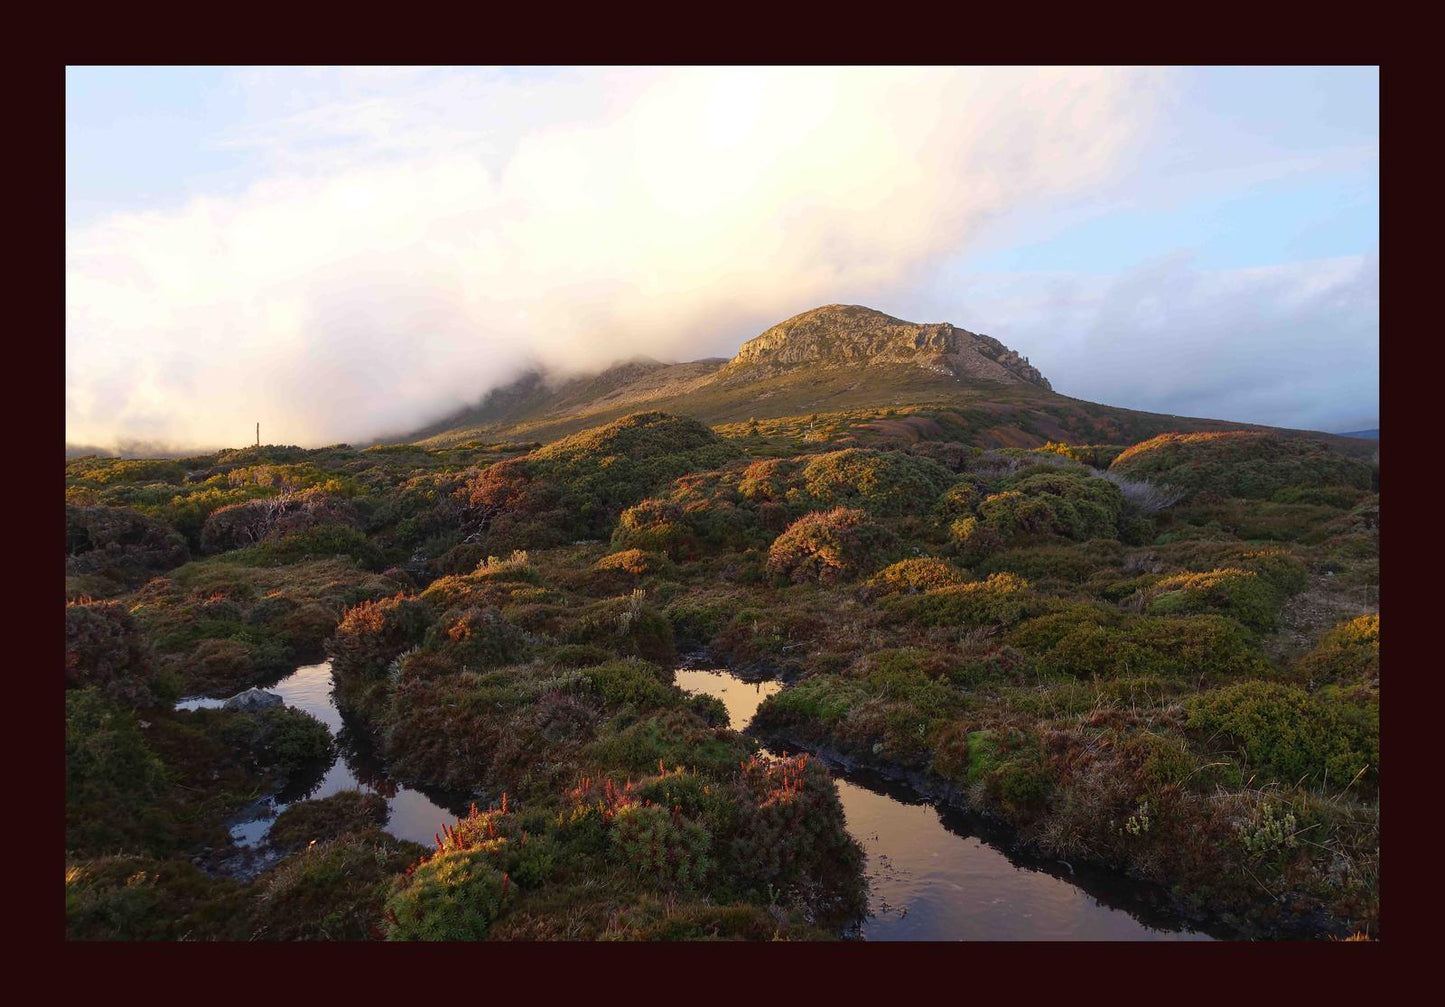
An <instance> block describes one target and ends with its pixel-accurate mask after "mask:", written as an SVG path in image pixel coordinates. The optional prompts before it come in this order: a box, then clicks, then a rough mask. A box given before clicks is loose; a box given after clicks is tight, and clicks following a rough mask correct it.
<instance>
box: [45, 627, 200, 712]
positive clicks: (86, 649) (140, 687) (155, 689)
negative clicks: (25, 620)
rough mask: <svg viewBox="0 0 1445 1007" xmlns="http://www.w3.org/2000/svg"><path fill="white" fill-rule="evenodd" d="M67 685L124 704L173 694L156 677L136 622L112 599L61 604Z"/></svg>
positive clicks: (140, 703)
mask: <svg viewBox="0 0 1445 1007" xmlns="http://www.w3.org/2000/svg"><path fill="white" fill-rule="evenodd" d="M65 687H66V688H67V689H79V688H85V687H93V688H95V689H97V690H99V691H100V692H102V693H104V694H105V696H106V697H107V698H109V699H110V700H111V701H113V702H116V703H120V704H121V705H123V706H139V707H144V706H152V705H154V704H156V703H158V702H163V701H165V700H167V699H173V698H174V697H172V696H163V695H161V693H165V692H166V691H167V690H166V689H164V688H162V687H160V686H159V683H158V682H157V679H156V673H155V667H154V659H153V657H152V655H151V651H150V647H149V645H147V643H146V640H145V637H144V635H143V634H142V633H141V630H140V627H139V626H137V625H136V621H135V619H134V618H132V617H131V614H130V613H129V612H128V611H126V609H125V606H123V605H120V604H117V603H115V602H93V603H85V602H80V603H76V602H69V603H67V604H66V606H65Z"/></svg>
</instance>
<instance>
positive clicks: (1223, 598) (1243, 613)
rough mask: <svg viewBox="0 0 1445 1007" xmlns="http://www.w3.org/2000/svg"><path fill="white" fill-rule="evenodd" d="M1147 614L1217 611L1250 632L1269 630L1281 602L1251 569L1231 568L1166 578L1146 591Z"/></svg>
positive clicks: (1264, 581) (1267, 584)
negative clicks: (1236, 621)
mask: <svg viewBox="0 0 1445 1007" xmlns="http://www.w3.org/2000/svg"><path fill="white" fill-rule="evenodd" d="M1148 597H1149V602H1148V611H1149V612H1151V613H1152V614H1155V615H1184V614H1189V613H1194V612H1219V613H1221V614H1223V615H1229V616H1233V617H1234V618H1235V619H1238V620H1239V621H1240V622H1242V623H1243V624H1244V625H1246V626H1249V627H1250V628H1251V629H1258V630H1268V629H1273V628H1274V626H1275V624H1276V623H1277V622H1278V620H1279V612H1280V607H1281V604H1282V602H1281V599H1280V596H1279V592H1278V591H1276V590H1275V588H1274V585H1272V584H1271V583H1270V582H1269V581H1267V580H1265V579H1264V578H1263V577H1260V576H1259V575H1258V574H1256V573H1255V572H1254V571H1253V570H1239V569H1234V568H1229V569H1224V570H1210V571H1208V572H1207V573H1186V574H1178V575H1176V576H1174V577H1166V578H1165V579H1163V580H1161V581H1159V582H1157V583H1156V584H1154V586H1153V587H1151V588H1150V589H1149V591H1148Z"/></svg>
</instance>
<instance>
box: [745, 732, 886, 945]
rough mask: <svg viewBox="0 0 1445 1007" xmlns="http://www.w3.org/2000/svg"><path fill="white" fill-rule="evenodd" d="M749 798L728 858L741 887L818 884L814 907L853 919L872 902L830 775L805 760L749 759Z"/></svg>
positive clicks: (859, 855) (761, 890)
mask: <svg viewBox="0 0 1445 1007" xmlns="http://www.w3.org/2000/svg"><path fill="white" fill-rule="evenodd" d="M740 783H741V786H742V788H743V793H744V794H745V795H746V799H745V800H744V802H743V806H742V808H741V809H740V815H739V821H738V824H737V832H736V834H735V836H734V837H733V840H732V843H731V844H730V845H731V849H730V851H729V852H730V857H729V859H728V871H729V875H730V876H731V877H732V878H733V879H734V881H735V883H736V884H737V885H738V887H739V888H741V889H743V890H744V891H746V890H749V889H750V890H752V891H754V892H757V893H759V894H762V893H765V892H766V891H768V890H770V889H787V888H790V887H795V886H804V885H817V886H819V887H820V888H821V892H820V893H819V894H818V895H817V896H815V898H814V900H813V901H814V903H815V905H814V910H815V911H816V912H817V913H818V914H819V915H821V916H824V917H825V918H828V917H831V918H834V919H836V918H840V917H841V918H844V919H847V918H853V917H854V916H855V915H856V914H857V913H859V912H860V911H861V909H862V908H863V906H864V904H865V902H866V890H865V888H864V884H863V881H862V877H861V870H860V869H861V866H862V862H863V853H862V850H861V849H860V848H859V846H858V844H857V842H856V841H854V839H853V838H852V836H850V835H849V834H848V831H847V828H846V826H845V822H844V818H843V806H842V804H841V803H840V802H839V800H838V792H837V789H836V788H835V787H834V785H833V781H832V779H831V778H830V777H829V776H828V773H827V771H826V770H824V769H823V767H822V766H821V765H819V764H818V762H817V761H816V760H814V759H810V758H809V757H808V756H806V755H800V756H796V757H793V758H786V759H779V760H777V761H775V762H768V761H765V760H762V759H756V758H754V759H750V760H749V761H748V762H747V763H746V764H744V766H743V772H742V776H741V780H740Z"/></svg>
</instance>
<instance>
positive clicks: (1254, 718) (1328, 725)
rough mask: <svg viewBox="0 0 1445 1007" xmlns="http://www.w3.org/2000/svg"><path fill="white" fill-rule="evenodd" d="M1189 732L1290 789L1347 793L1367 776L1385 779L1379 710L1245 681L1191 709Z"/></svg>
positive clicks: (1195, 701) (1205, 696)
mask: <svg viewBox="0 0 1445 1007" xmlns="http://www.w3.org/2000/svg"><path fill="white" fill-rule="evenodd" d="M1185 708H1186V709H1187V710H1188V714H1189V720H1188V726H1189V729H1190V730H1191V731H1193V732H1195V733H1196V734H1197V735H1198V736H1199V737H1201V738H1212V739H1215V743H1216V744H1217V743H1219V742H1221V741H1222V742H1224V743H1225V744H1228V745H1232V746H1233V751H1235V752H1237V753H1238V754H1239V755H1240V757H1241V758H1243V759H1244V760H1245V764H1246V770H1247V771H1251V772H1253V771H1258V772H1262V773H1264V774H1266V775H1267V776H1268V777H1269V778H1270V779H1273V780H1277V781H1278V782H1280V783H1283V784H1286V785H1294V784H1295V783H1297V782H1299V781H1313V782H1316V783H1324V782H1325V781H1326V780H1329V781H1330V782H1331V783H1332V784H1333V785H1334V786H1335V787H1344V786H1346V785H1348V784H1349V783H1350V782H1351V781H1352V780H1354V779H1355V778H1356V775H1357V774H1360V773H1361V771H1362V770H1363V771H1364V772H1363V775H1361V776H1360V779H1361V781H1362V782H1364V783H1366V784H1367V785H1368V784H1371V783H1373V782H1375V781H1376V780H1378V777H1379V763H1380V722H1379V708H1378V706H1376V705H1375V704H1373V703H1371V704H1366V705H1363V706H1361V705H1356V704H1353V703H1350V702H1348V701H1346V700H1343V699H1340V698H1337V697H1335V696H1332V695H1329V694H1327V693H1315V694H1313V695H1311V694H1310V693H1307V692H1305V691H1304V690H1303V689H1299V688H1296V687H1294V686H1289V685H1278V684H1275V683H1272V682H1241V683H1238V684H1237V685H1231V686H1227V687H1225V688H1222V689H1216V690H1213V691H1211V692H1206V693H1202V694H1200V695H1198V696H1195V697H1193V698H1191V699H1190V700H1188V701H1187V702H1186V703H1185Z"/></svg>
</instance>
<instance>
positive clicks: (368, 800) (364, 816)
mask: <svg viewBox="0 0 1445 1007" xmlns="http://www.w3.org/2000/svg"><path fill="white" fill-rule="evenodd" d="M390 813H391V809H390V808H389V807H388V806H387V803H386V798H384V797H382V796H381V795H380V794H372V793H363V792H362V791H360V790H343V791H341V792H340V793H337V794H332V795H331V796H330V797H324V798H321V799H320V800H315V801H297V802H296V803H295V804H292V805H290V806H289V807H287V808H286V810H284V811H282V812H281V814H280V815H278V816H277V818H276V821H275V822H273V823H272V825H271V828H270V829H269V830H268V831H267V833H266V841H267V842H269V843H270V844H271V845H272V846H275V847H278V848H287V847H295V846H304V845H305V844H307V843H309V842H312V841H316V840H326V839H335V838H336V837H337V836H340V835H344V834H345V833H348V832H366V831H367V830H369V829H373V828H378V827H380V826H383V825H385V824H386V819H387V817H388V815H390Z"/></svg>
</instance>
